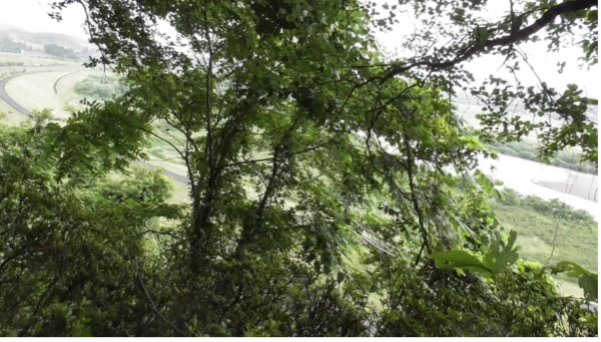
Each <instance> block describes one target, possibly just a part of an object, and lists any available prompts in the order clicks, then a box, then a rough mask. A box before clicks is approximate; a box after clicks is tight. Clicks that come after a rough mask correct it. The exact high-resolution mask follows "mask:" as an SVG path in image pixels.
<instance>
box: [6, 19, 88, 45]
mask: <svg viewBox="0 0 601 342" xmlns="http://www.w3.org/2000/svg"><path fill="white" fill-rule="evenodd" d="M0 36H2V37H3V38H4V39H5V40H6V39H10V40H11V41H13V42H15V43H19V44H21V45H23V46H31V47H34V48H37V49H39V50H41V49H42V48H43V46H44V45H46V44H56V45H59V46H62V47H65V48H68V49H71V50H73V51H76V52H80V51H84V50H88V49H90V48H91V45H90V44H89V43H88V42H87V41H86V40H84V39H81V38H77V37H72V36H68V35H66V34H61V33H50V32H31V31H27V30H25V29H22V28H20V27H17V26H13V25H7V24H2V23H0Z"/></svg>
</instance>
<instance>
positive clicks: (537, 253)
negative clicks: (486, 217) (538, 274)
mask: <svg viewBox="0 0 601 342" xmlns="http://www.w3.org/2000/svg"><path fill="white" fill-rule="evenodd" d="M503 193H504V196H505V200H502V199H500V198H497V199H496V200H495V203H494V204H493V205H492V207H493V209H494V211H495V213H496V216H497V218H498V220H499V222H500V223H501V224H502V225H503V226H504V227H505V228H506V229H509V230H515V231H517V232H518V233H519V234H520V242H519V244H520V245H521V247H522V249H521V252H520V254H521V256H522V257H523V258H524V259H526V260H529V261H536V262H539V263H540V264H542V265H544V264H549V265H553V264H556V263H557V262H560V261H562V260H567V259H569V260H571V261H574V262H577V263H578V264H580V265H582V266H584V267H585V268H587V269H589V270H597V269H598V258H597V255H598V251H597V241H598V231H597V225H598V223H597V221H595V220H594V219H593V218H592V217H591V216H590V214H589V213H588V212H586V211H583V210H577V209H574V208H572V207H570V206H569V205H567V204H565V203H562V202H559V201H558V200H551V201H545V200H542V199H540V198H538V197H534V196H521V195H520V194H519V193H518V192H517V191H515V190H512V189H505V190H504V192H503ZM567 279H568V280H572V281H574V279H570V278H567Z"/></svg>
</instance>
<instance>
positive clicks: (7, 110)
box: [0, 99, 29, 125]
mask: <svg viewBox="0 0 601 342" xmlns="http://www.w3.org/2000/svg"><path fill="white" fill-rule="evenodd" d="M0 113H3V114H4V116H3V117H2V118H0V121H1V122H2V123H5V124H8V125H19V124H20V123H21V122H25V121H27V120H29V118H28V117H27V116H25V115H23V114H21V113H18V112H17V111H16V110H14V109H13V108H12V107H11V106H9V105H8V104H7V103H6V102H4V101H3V100H2V99H0Z"/></svg>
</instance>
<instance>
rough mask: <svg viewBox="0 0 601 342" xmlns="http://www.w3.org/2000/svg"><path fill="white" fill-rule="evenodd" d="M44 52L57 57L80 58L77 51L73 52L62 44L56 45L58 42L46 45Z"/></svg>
mask: <svg viewBox="0 0 601 342" xmlns="http://www.w3.org/2000/svg"><path fill="white" fill-rule="evenodd" d="M44 52H46V53H47V54H49V55H52V56H56V57H62V58H71V59H77V58H79V57H77V55H76V54H75V52H73V50H71V49H69V48H64V47H62V46H60V45H56V44H46V45H44Z"/></svg>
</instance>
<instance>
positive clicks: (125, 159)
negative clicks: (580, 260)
mask: <svg viewBox="0 0 601 342" xmlns="http://www.w3.org/2000/svg"><path fill="white" fill-rule="evenodd" d="M582 2H583V1H573V3H582ZM584 2H586V3H588V2H587V1H584ZM400 3H401V5H404V6H406V7H407V8H406V9H410V10H414V11H415V15H416V16H417V17H421V16H422V15H424V16H425V15H427V14H428V12H429V11H434V10H435V11H437V12H438V13H442V14H450V15H451V18H452V24H453V25H455V26H456V27H457V28H458V30H459V31H462V30H463V31H465V29H466V28H465V26H466V25H467V24H466V23H467V22H470V21H471V19H472V17H473V15H475V14H477V13H478V12H479V11H481V10H482V4H483V3H484V1H467V0H464V1H415V2H414V1H400ZM545 3H546V1H545ZM70 5H83V7H84V9H85V11H86V17H87V20H86V27H87V28H88V31H89V33H90V37H91V42H92V43H94V44H96V45H98V47H99V49H100V51H101V54H102V57H101V58H100V59H98V60H95V59H93V60H91V62H90V65H95V64H97V63H99V62H100V63H105V64H111V65H112V67H113V69H114V70H115V71H116V72H117V73H118V74H119V76H120V77H122V78H123V79H124V81H125V85H126V86H127V89H124V91H125V92H124V94H122V96H118V97H114V98H111V99H107V100H106V101H104V102H96V101H92V102H88V103H87V104H88V106H87V108H86V109H85V110H83V111H81V112H78V113H77V114H76V115H74V116H73V117H72V118H70V119H69V120H68V122H67V123H66V125H64V126H59V125H58V124H55V123H48V122H47V120H46V119H47V118H44V117H42V116H40V117H39V118H38V120H37V121H36V124H35V125H33V126H30V127H23V128H2V134H1V135H0V143H1V144H2V150H1V151H2V154H1V155H0V171H1V172H2V177H1V178H0V189H2V190H1V192H0V196H2V197H0V206H1V208H2V209H1V210H2V211H3V212H4V213H6V215H4V216H3V217H2V218H1V219H2V220H5V222H3V224H0V227H2V229H3V231H2V234H3V236H7V237H8V238H7V239H5V240H3V245H2V247H1V248H2V249H1V250H0V263H1V264H0V267H1V268H2V272H0V277H1V279H0V286H2V287H3V289H2V291H0V296H3V297H2V298H1V300H0V306H1V307H2V312H4V313H7V314H5V315H2V317H1V318H0V320H1V321H0V322H1V323H0V331H1V332H2V333H3V334H4V335H19V336H30V335H31V336H47V335H53V336H74V335H78V336H89V335H93V336H206V335H209V336H596V335H597V317H598V316H597V313H596V312H591V311H589V310H587V309H582V308H581V307H580V304H581V303H580V302H579V301H577V300H574V299H572V298H563V297H561V296H559V295H558V293H557V290H556V289H555V286H554V284H553V283H552V281H551V280H550V278H549V273H550V271H552V272H555V273H560V272H567V273H568V274H570V276H574V277H578V279H579V281H580V280H581V279H582V284H581V286H582V288H583V289H584V291H585V294H586V297H587V300H596V285H595V287H594V286H593V284H596V283H594V281H593V279H596V276H597V275H596V273H593V272H590V271H587V270H585V269H582V268H581V267H580V266H578V265H576V264H571V263H568V264H560V265H556V266H557V267H555V268H552V269H548V268H542V267H540V266H539V265H536V264H529V263H526V262H524V261H522V260H519V254H518V251H517V249H516V247H515V244H516V234H515V233H512V234H510V236H509V237H508V238H507V237H503V236H502V234H501V233H499V231H501V230H502V229H503V227H502V226H501V225H500V224H499V222H498V221H497V220H496V218H495V215H494V212H493V210H492V208H491V204H490V200H491V196H497V192H496V189H495V184H493V183H492V182H491V181H490V180H489V179H488V178H487V177H485V176H484V175H483V174H482V173H479V172H475V173H474V172H472V171H473V168H474V167H475V166H476V165H477V157H478V155H479V154H485V155H489V152H488V151H487V150H486V149H485V148H484V147H483V146H482V144H481V143H480V139H479V137H477V136H471V135H468V134H466V132H465V130H464V128H463V127H462V126H461V125H460V123H459V122H458V120H457V118H456V116H455V114H454V108H453V106H452V104H451V102H450V101H449V99H448V95H449V94H452V93H453V91H454V87H461V86H464V87H467V86H468V82H469V77H468V76H466V74H465V73H464V72H462V71H461V67H460V66H459V63H460V62H462V61H465V60H468V59H469V58H473V57H475V56H476V55H478V54H481V53H484V52H487V51H488V50H490V49H494V48H496V47H498V46H500V44H498V41H499V39H505V40H508V44H505V45H509V43H511V44H512V45H513V44H514V43H517V39H515V40H514V38H515V37H516V35H517V34H520V31H518V32H515V31H514V32H512V33H511V35H510V36H509V37H510V38H505V37H502V35H503V34H508V32H509V30H508V29H507V28H506V24H507V22H506V21H505V22H501V23H497V25H498V27H497V30H496V31H493V33H491V35H490V40H487V38H482V36H481V35H480V36H479V38H478V39H479V40H474V39H475V38H477V37H472V38H473V39H471V40H470V41H469V42H468V43H460V42H457V41H456V42H455V43H456V44H454V45H453V46H454V48H456V49H459V50H466V51H471V52H469V55H466V56H465V57H461V58H460V59H458V60H457V61H456V62H453V63H447V62H442V61H438V60H435V59H433V57H432V56H428V55H426V54H425V53H426V51H425V50H424V51H422V50H421V48H422V47H421V45H420V44H430V43H432V41H433V39H434V38H433V37H430V36H428V35H426V34H425V33H423V32H418V33H416V34H415V38H416V40H414V41H413V43H411V44H417V45H416V46H410V47H411V51H416V52H417V53H422V52H423V56H420V57H419V59H417V58H413V59H408V60H398V61H392V62H390V61H384V59H383V58H382V56H381V55H380V54H379V53H378V52H377V49H376V45H375V42H374V40H373V36H372V35H371V33H370V27H369V25H370V22H371V20H373V23H374V24H375V25H376V26H378V27H383V28H385V27H387V25H388V23H389V22H390V23H392V22H394V16H391V18H389V21H387V20H384V19H378V13H377V12H376V11H373V12H372V9H370V8H369V7H370V6H371V4H368V5H369V6H366V5H361V4H360V3H358V2H357V1H349V0H333V1H313V0H306V1H296V2H292V1H268V0H256V1H247V2H235V1H198V0H182V1H177V2H167V1H134V0H131V1H130V0H121V1H96V0H64V1H60V2H59V3H55V5H54V7H55V8H56V9H59V10H60V9H63V8H65V7H67V6H70ZM530 5H531V4H530V3H526V4H525V5H524V6H525V7H524V9H525V10H528V9H529V8H530V7H529V6H530ZM546 6H547V7H546V8H547V10H546V11H547V12H550V11H552V9H553V8H554V7H553V6H560V7H561V6H564V5H555V3H549V4H547V5H546ZM591 6H592V5H590V6H588V7H586V8H590V7H591ZM384 8H387V7H384ZM395 9H396V7H395ZM392 10H394V9H392ZM582 10H583V9H582V8H581V9H575V10H574V11H573V12H575V13H576V14H577V15H578V16H577V17H575V18H574V19H573V20H572V21H571V23H568V24H569V25H582V24H583V22H585V20H584V19H583V16H582V15H581V14H582V13H580V12H578V11H582ZM543 11H544V10H543ZM553 11H555V10H553ZM530 12H531V13H530ZM530 12H529V13H530V14H528V15H526V14H524V16H525V18H524V19H525V20H524V22H525V23H527V22H528V20H529V19H528V18H529V17H531V16H532V15H533V14H532V13H535V12H536V11H530ZM547 12H545V13H547ZM562 13H566V12H562ZM587 13H588V12H587ZM595 13H596V10H595ZM544 15H547V14H543V16H544ZM53 16H54V17H55V18H58V19H60V12H59V13H54V14H53ZM555 16H557V14H555ZM555 16H554V17H553V18H555ZM457 17H460V18H459V19H461V20H459V19H457ZM586 18H587V19H586V20H588V18H589V15H588V14H587V15H586ZM468 19H469V20H468ZM159 20H166V21H167V22H169V24H171V26H173V27H174V28H175V29H176V31H177V36H176V37H169V36H167V35H164V34H163V33H162V32H160V31H158V30H157V28H156V27H157V23H158V21H159ZM428 20H432V19H428ZM507 20H508V19H507ZM432 23H434V24H436V21H433V22H432ZM586 23H588V21H586ZM440 24H441V25H442V22H441V23H440ZM547 24H548V22H547ZM503 25H505V26H503ZM591 25H592V24H591ZM591 25H589V26H591ZM594 26H595V28H596V21H595V25H594ZM432 27H433V26H430V28H432ZM435 28H436V29H438V28H439V26H435ZM547 28H548V29H549V30H550V33H551V35H553V34H554V33H557V34H560V33H561V34H562V35H563V34H565V30H567V29H566V28H562V27H560V28H556V27H554V26H553V25H551V26H548V27H547ZM562 30H563V31H562ZM477 32H480V30H477ZM535 32H536V31H534V32H530V35H531V34H534V33H535ZM562 32H563V33H562ZM441 34H443V36H444V35H445V34H446V35H449V36H451V38H453V37H454V38H457V37H455V36H454V35H455V34H456V32H451V31H448V30H446V29H443V30H441ZM595 34H596V33H595ZM497 35H498V36H499V37H500V38H497ZM520 35H521V36H524V34H520ZM591 36H592V34H591ZM511 37H514V38H511ZM527 37H529V35H527ZM439 38H440V37H439ZM439 38H436V39H439ZM522 38H523V37H522ZM591 39H593V38H591ZM490 42H492V43H490ZM591 42H592V40H591ZM595 42H596V40H595ZM489 43H490V45H489ZM408 44H409V43H408ZM411 44H409V45H411ZM465 44H467V46H466V45H465ZM591 44H592V43H590V42H589V45H586V46H584V48H585V50H586V54H587V58H589V59H590V58H593V57H594V56H596V53H595V54H594V55H593V54H592V53H589V50H590V45H591ZM409 45H408V46H409ZM434 50H436V51H435V52H436V53H438V54H440V55H441V56H442V55H443V54H442V52H453V51H449V50H448V48H446V47H442V48H436V49H434ZM595 51H596V50H595ZM444 55H454V54H449V53H446V54H444ZM475 91H476V90H475ZM484 91H485V90H482V91H481V94H483V92H484ZM493 94H495V95H496V97H497V101H496V102H495V103H492V102H489V109H491V112H489V113H487V114H485V115H482V119H483V121H484V122H485V123H487V124H488V127H489V130H484V131H483V134H482V135H481V137H480V138H482V139H484V140H486V139H491V138H493V128H494V127H496V126H497V125H499V124H501V126H503V125H502V123H503V120H504V114H506V113H505V112H504V109H506V106H505V107H503V105H504V102H503V101H506V100H507V99H506V97H508V96H515V97H523V98H524V99H526V100H532V101H531V102H530V103H529V105H530V107H529V108H532V109H533V110H534V109H535V108H538V107H537V106H546V105H547V104H548V102H546V101H547V100H544V101H543V100H541V99H540V94H534V93H532V94H528V96H526V93H525V90H524V89H521V88H520V89H519V91H518V92H517V93H516V92H513V93H512V90H509V89H503V91H501V90H500V89H497V90H495V91H494V92H493ZM553 94H554V93H553ZM545 96H546V95H545ZM553 96H555V95H553ZM584 100H586V99H583V98H581V97H580V95H579V93H578V91H577V90H575V89H573V88H570V89H569V90H568V91H567V93H566V94H564V95H563V96H561V97H560V99H559V100H557V101H559V102H558V104H557V106H559V107H553V110H554V111H555V112H556V113H558V112H559V113H560V114H562V115H564V117H565V118H566V124H565V125H564V126H563V128H562V129H561V130H557V131H554V129H555V128H550V127H541V128H542V129H544V128H547V131H546V132H545V133H544V134H546V137H547V140H546V142H547V145H546V147H545V148H544V149H542V153H543V154H545V155H547V154H550V153H553V152H554V151H556V150H557V149H561V148H563V147H565V146H569V145H578V146H580V148H581V149H582V150H583V159H585V160H589V161H591V162H592V159H593V156H595V159H596V154H597V152H596V151H597V150H596V149H597V147H596V134H597V133H596V132H597V131H596V128H594V127H592V126H590V125H588V124H585V123H583V122H582V120H583V118H582V117H581V116H582V110H583V108H582V106H581V103H582V102H583V101H584ZM585 102H586V101H585ZM493 105H496V107H495V106H493ZM493 107H494V108H493ZM544 109H545V110H549V108H547V107H545V108H544ZM578 120H579V121H578ZM165 126H167V127H168V129H165V130H162V129H158V128H160V127H165ZM530 127H532V126H528V125H526V126H523V127H522V126H519V127H518V126H516V127H514V128H512V129H506V130H504V131H502V132H501V133H500V134H494V138H495V139H499V140H511V139H517V138H519V137H520V136H521V135H522V134H524V130H528V129H530ZM151 137H152V138H153V139H159V140H162V141H164V142H165V143H166V144H168V145H170V146H171V147H172V148H173V149H174V150H175V151H176V152H177V153H178V154H179V156H180V158H181V160H182V162H183V163H184V164H185V165H186V170H187V176H188V178H189V180H190V192H189V195H190V200H189V201H188V202H187V203H186V205H183V206H181V207H180V206H175V205H170V204H168V203H167V197H168V187H167V186H166V184H165V181H164V179H162V177H161V176H160V175H158V174H157V173H155V172H151V171H148V170H134V171H133V174H131V175H129V172H132V171H131V170H130V169H129V167H130V166H131V163H132V161H134V160H136V159H137V158H144V157H146V156H145V155H144V149H143V147H144V145H145V144H146V142H147V141H148V140H149V139H150V138H151ZM593 139H594V140H595V146H593V144H592V140H593ZM595 162H596V161H595ZM119 172H122V173H126V174H127V175H120V174H119ZM456 175H461V176H462V177H456ZM459 182H464V183H465V184H463V185H462V188H463V191H462V192H461V193H457V191H456V188H457V187H458V184H459ZM16 284H19V286H16Z"/></svg>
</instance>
